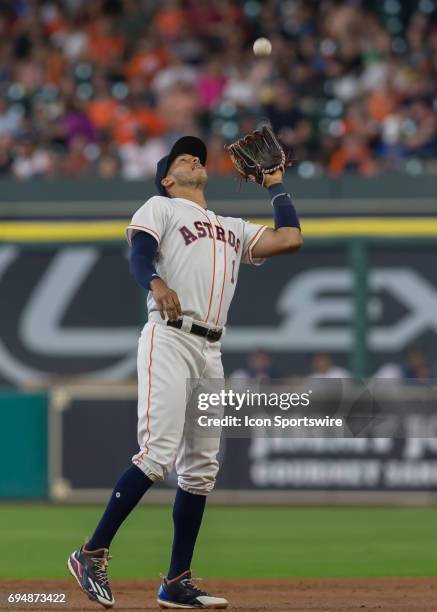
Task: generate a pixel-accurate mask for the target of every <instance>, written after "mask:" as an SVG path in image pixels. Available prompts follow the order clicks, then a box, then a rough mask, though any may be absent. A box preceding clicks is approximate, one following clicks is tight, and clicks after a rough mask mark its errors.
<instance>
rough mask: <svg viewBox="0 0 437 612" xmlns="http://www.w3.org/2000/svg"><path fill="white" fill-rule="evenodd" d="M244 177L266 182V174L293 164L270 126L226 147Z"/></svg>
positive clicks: (261, 182) (261, 183)
mask: <svg viewBox="0 0 437 612" xmlns="http://www.w3.org/2000/svg"><path fill="white" fill-rule="evenodd" d="M225 149H226V151H227V152H228V153H229V155H230V157H231V160H232V163H233V164H234V166H235V168H236V169H237V171H238V172H239V174H240V176H241V177H242V178H245V179H246V180H247V179H250V180H251V181H256V182H257V183H259V184H260V185H263V184H264V178H265V175H266V174H271V173H272V172H275V171H276V170H279V169H280V168H282V170H284V169H285V168H286V166H291V162H290V161H289V160H287V158H286V156H285V152H284V149H283V148H282V146H281V144H280V143H279V141H278V139H277V138H276V136H275V134H274V132H273V130H272V129H271V127H270V126H268V125H265V126H264V127H263V128H262V129H261V130H256V131H255V132H252V133H251V134H248V135H247V136H244V138H240V139H239V140H237V141H236V142H233V143H232V144H230V145H228V146H226V147H225Z"/></svg>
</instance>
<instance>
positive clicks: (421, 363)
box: [230, 347, 437, 383]
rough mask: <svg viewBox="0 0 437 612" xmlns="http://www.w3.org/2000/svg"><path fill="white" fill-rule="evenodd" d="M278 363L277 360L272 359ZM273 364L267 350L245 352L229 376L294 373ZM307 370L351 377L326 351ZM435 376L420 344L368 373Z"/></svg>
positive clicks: (264, 378) (267, 378) (261, 378)
mask: <svg viewBox="0 0 437 612" xmlns="http://www.w3.org/2000/svg"><path fill="white" fill-rule="evenodd" d="M276 365H278V363H276ZM281 365H282V367H281V368H280V369H277V368H276V367H275V359H274V357H273V355H272V354H271V353H269V352H268V351H265V350H263V349H258V350H256V351H253V352H251V353H249V354H248V355H247V358H246V365H245V367H242V368H239V369H237V370H234V371H233V372H232V373H231V374H230V377H231V379H243V380H245V381H257V382H263V383H268V382H271V381H273V380H274V379H275V378H295V374H293V373H290V372H287V371H284V362H282V364H281ZM307 371H308V372H309V374H308V376H309V378H316V379H318V378H335V379H338V378H351V377H352V373H351V372H350V371H349V370H348V369H346V368H344V367H343V366H341V365H338V364H337V363H336V361H335V358H334V356H333V355H331V354H330V353H325V352H319V353H315V354H314V355H311V356H310V358H309V361H308V366H307ZM436 377H437V363H434V364H433V363H432V360H431V359H430V357H429V355H427V353H426V352H425V351H422V350H421V349H420V348H416V347H414V348H410V349H409V350H408V351H407V352H406V354H405V355H404V356H403V358H402V359H401V361H400V362H399V363H398V362H387V363H384V364H382V365H381V366H379V367H378V368H377V369H376V370H374V371H373V372H372V373H371V374H370V378H373V379H380V378H389V379H392V380H393V379H394V380H398V381H402V380H404V381H414V380H416V381H429V380H431V379H435V378H436Z"/></svg>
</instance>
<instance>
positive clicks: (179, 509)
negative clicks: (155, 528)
mask: <svg viewBox="0 0 437 612" xmlns="http://www.w3.org/2000/svg"><path fill="white" fill-rule="evenodd" d="M205 504H206V495H193V493H187V491H184V490H183V489H181V488H180V487H178V489H177V491H176V497H175V500H174V505H173V524H174V537H173V549H172V553H171V561H170V569H169V570H168V574H167V579H168V580H172V579H173V578H176V576H179V575H180V574H182V573H183V572H185V571H186V570H189V569H190V566H191V559H192V558H193V552H194V546H195V544H196V539H197V534H198V533H199V529H200V524H201V523H202V517H203V511H204V510H205Z"/></svg>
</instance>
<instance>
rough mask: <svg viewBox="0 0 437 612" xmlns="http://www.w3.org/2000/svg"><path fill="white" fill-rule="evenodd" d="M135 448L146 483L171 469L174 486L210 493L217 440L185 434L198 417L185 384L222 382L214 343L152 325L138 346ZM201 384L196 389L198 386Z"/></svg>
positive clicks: (179, 331)
mask: <svg viewBox="0 0 437 612" xmlns="http://www.w3.org/2000/svg"><path fill="white" fill-rule="evenodd" d="M137 365H138V444H139V446H140V452H139V453H137V454H136V455H134V456H133V457H132V461H133V463H134V464H135V465H137V466H138V467H139V468H140V469H141V470H142V471H143V472H144V473H145V474H146V476H148V477H149V478H150V479H151V480H154V481H156V480H163V479H164V478H165V477H166V476H167V474H168V473H169V472H170V471H171V469H172V468H173V466H174V465H175V467H176V473H177V476H178V485H179V486H180V487H181V488H182V489H184V490H185V491H188V492H189V493H194V494H199V495H207V494H208V493H209V492H210V491H212V489H213V488H214V484H215V480H216V476H217V472H218V461H217V454H218V450H219V445H220V440H219V436H218V435H217V432H215V433H214V436H209V437H208V436H207V435H201V436H199V435H197V436H194V435H192V433H191V430H192V419H194V418H196V417H198V416H199V414H200V413H199V412H198V411H197V409H196V412H195V410H194V406H193V405H192V404H190V398H191V392H190V385H189V384H187V381H190V380H192V379H205V380H206V379H223V366H222V361H221V351H220V342H215V343H212V342H209V341H208V340H206V339H205V338H201V337H199V336H195V335H193V334H190V333H187V332H183V331H181V330H177V329H174V328H171V327H167V326H166V325H164V324H163V323H160V322H158V321H157V320H156V318H155V321H153V320H152V321H149V322H148V323H146V325H145V326H144V328H143V331H142V333H141V336H140V339H139V342H138V361H137ZM200 384H201V383H200Z"/></svg>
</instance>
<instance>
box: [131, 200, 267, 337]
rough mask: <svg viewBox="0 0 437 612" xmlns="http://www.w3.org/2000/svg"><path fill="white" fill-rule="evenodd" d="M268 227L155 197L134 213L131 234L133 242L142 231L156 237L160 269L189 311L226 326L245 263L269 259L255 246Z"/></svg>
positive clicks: (151, 306) (150, 303) (185, 202)
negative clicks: (257, 252)
mask: <svg viewBox="0 0 437 612" xmlns="http://www.w3.org/2000/svg"><path fill="white" fill-rule="evenodd" d="M266 227H267V226H265V225H257V224H255V223H249V222H247V221H244V220H243V219H237V218H233V217H221V216H219V215H216V214H215V213H214V212H212V211H211V210H208V209H206V210H205V209H204V208H202V207H201V206H200V205H199V204H196V203H195V202H192V201H190V200H185V199H183V198H166V197H163V196H153V197H152V198H150V199H149V200H147V202H146V203H145V204H144V205H143V206H142V207H141V208H140V209H139V210H138V211H137V212H136V213H135V214H134V216H133V218H132V222H131V223H130V225H129V226H128V228H127V239H128V242H129V244H130V242H131V239H132V237H133V236H134V234H135V233H136V232H138V231H141V232H147V233H149V234H151V235H152V236H153V237H154V238H156V240H157V242H158V254H157V259H156V262H155V264H156V271H157V273H158V274H159V276H160V277H161V278H162V280H163V281H164V282H165V283H166V284H167V285H168V286H169V287H170V288H171V289H173V290H174V291H176V293H177V294H178V297H179V301H180V303H181V307H182V311H183V314H185V315H188V316H190V317H192V318H193V319H196V320H198V321H204V322H206V323H209V324H212V325H217V326H220V327H221V326H223V325H225V323H226V319H227V314H228V310H229V306H230V304H231V301H232V297H233V295H234V291H235V286H236V283H237V278H238V272H239V268H240V263H241V262H243V263H251V264H255V265H260V264H261V263H263V260H259V259H258V260H255V259H254V258H253V257H252V251H253V248H254V246H255V245H256V243H257V242H258V240H259V239H260V238H261V236H262V234H263V232H264V230H265V229H266ZM147 308H148V312H149V315H150V314H151V313H152V312H154V311H157V310H158V308H157V305H156V303H155V301H154V299H153V295H152V293H151V292H149V296H148V301H147Z"/></svg>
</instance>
